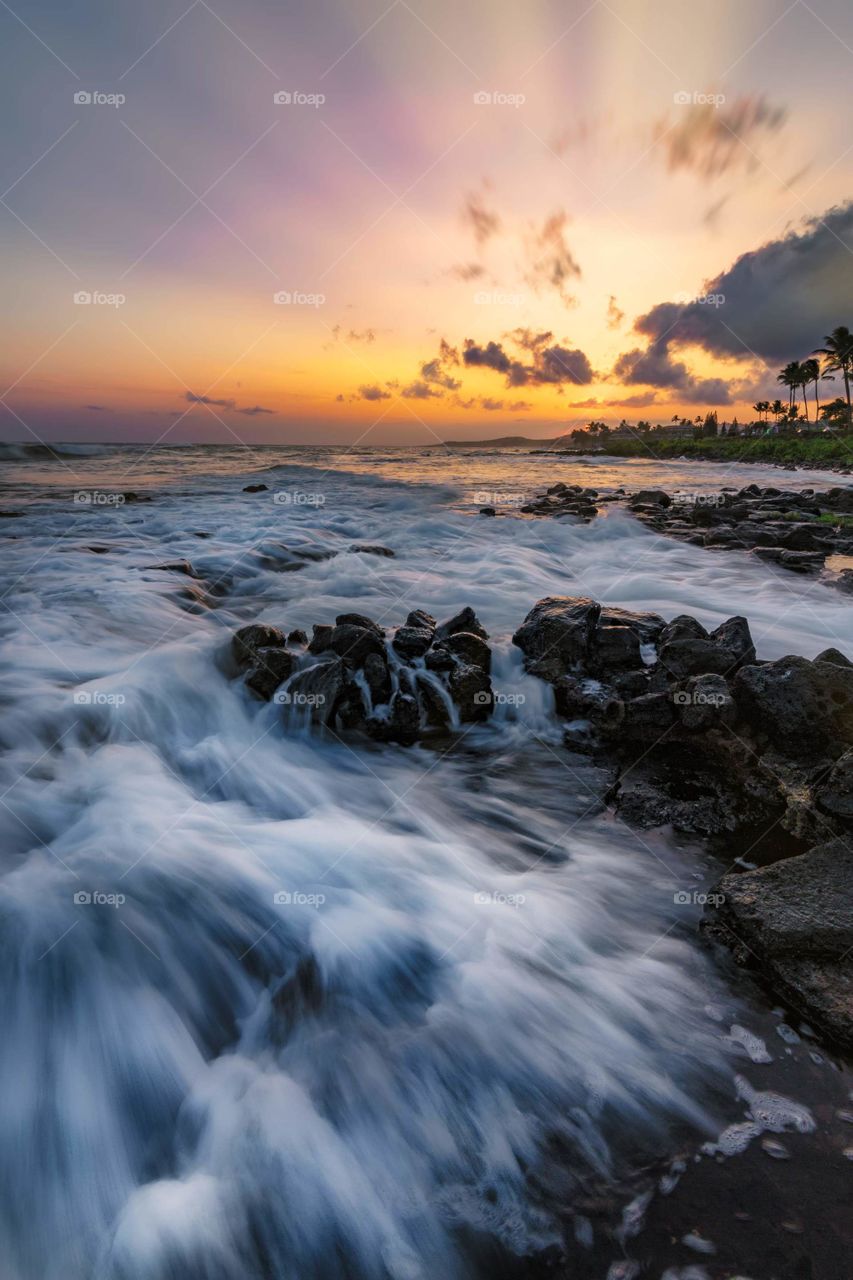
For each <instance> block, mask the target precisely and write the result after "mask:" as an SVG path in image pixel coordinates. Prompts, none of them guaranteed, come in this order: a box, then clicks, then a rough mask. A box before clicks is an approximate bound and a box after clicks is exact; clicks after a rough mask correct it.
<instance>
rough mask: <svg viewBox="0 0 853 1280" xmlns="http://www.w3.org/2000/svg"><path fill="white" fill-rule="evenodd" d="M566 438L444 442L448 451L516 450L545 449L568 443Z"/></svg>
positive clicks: (499, 437)
mask: <svg viewBox="0 0 853 1280" xmlns="http://www.w3.org/2000/svg"><path fill="white" fill-rule="evenodd" d="M568 439H569V438H568V436H555V437H553V438H552V439H550V440H548V439H545V440H543V439H541V438H536V439H534V438H533V437H532V436H496V437H495V439H494V440H445V441H444V443H445V444H446V445H447V447H448V449H482V448H483V446H484V445H485V446H486V447H488V448H489V449H518V448H521V447H522V446H523V445H526V444H530V445H535V446H536V448H538V449H547V448H549V446H551V445H555V444H560V443H561V442H564V443H568Z"/></svg>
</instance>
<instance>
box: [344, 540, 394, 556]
mask: <svg viewBox="0 0 853 1280" xmlns="http://www.w3.org/2000/svg"><path fill="white" fill-rule="evenodd" d="M350 551H357V552H359V553H360V554H361V555H363V556H386V557H387V556H395V555H396V554H397V552H396V551H392V550H391V548H390V547H381V546H379V545H378V544H377V543H371V542H354V543H353V544H352V546H351V547H350Z"/></svg>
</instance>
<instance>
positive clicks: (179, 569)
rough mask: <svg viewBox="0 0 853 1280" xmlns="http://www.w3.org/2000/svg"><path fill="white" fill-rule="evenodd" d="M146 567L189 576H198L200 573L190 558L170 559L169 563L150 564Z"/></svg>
mask: <svg viewBox="0 0 853 1280" xmlns="http://www.w3.org/2000/svg"><path fill="white" fill-rule="evenodd" d="M145 567H146V569H163V570H165V571H166V572H167V573H183V574H186V576H187V577H188V578H197V577H198V574H197V573H196V571H195V569H194V568H193V567H192V565H191V564H190V562H189V560H170V561H169V563H168V564H148V565H146V566H145Z"/></svg>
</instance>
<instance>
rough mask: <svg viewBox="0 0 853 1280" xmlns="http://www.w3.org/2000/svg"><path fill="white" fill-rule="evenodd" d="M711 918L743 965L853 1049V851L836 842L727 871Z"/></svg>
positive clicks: (714, 928)
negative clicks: (755, 967)
mask: <svg viewBox="0 0 853 1280" xmlns="http://www.w3.org/2000/svg"><path fill="white" fill-rule="evenodd" d="M719 893H720V894H721V895H722V898H723V901H722V902H721V904H720V905H719V906H718V908H717V910H716V912H715V913H714V914H713V915H711V916H710V918H709V919H708V920H707V921H706V927H707V928H708V929H709V931H710V932H712V933H713V934H714V936H716V937H718V938H720V939H721V940H722V941H725V942H726V943H727V944H728V945H729V946H730V947H731V948H732V950H733V952H734V955H735V958H736V959H737V960H738V962H739V963H741V964H752V963H758V965H759V966H760V968H761V969H762V971H763V972H764V974H765V976H766V977H767V978H768V979H769V981H770V982H771V984H772V985H773V987H774V988H775V989H776V990H777V991H778V992H779V993H780V994H781V995H782V996H784V997H785V998H786V999H787V1000H789V1001H790V1002H791V1003H792V1004H793V1005H795V1006H796V1008H798V1009H799V1010H800V1011H801V1013H803V1014H804V1015H805V1017H806V1018H807V1019H808V1020H809V1022H811V1023H813V1024H815V1025H817V1026H818V1027H820V1029H821V1030H822V1031H824V1032H825V1033H826V1034H827V1035H829V1036H830V1037H831V1038H832V1039H834V1040H837V1041H838V1042H839V1043H841V1044H844V1045H846V1046H847V1047H850V1046H853V848H851V847H850V845H849V844H848V843H847V841H845V840H840V839H837V840H831V841H829V842H828V843H827V844H824V845H820V846H818V847H816V848H814V849H810V850H809V851H808V853H804V854H800V855H799V856H798V857H795V858H788V859H785V860H784V861H782V862H776V863H773V864H772V865H771V866H769V867H762V868H761V869H760V870H758V871H750V872H747V873H745V874H743V875H733V874H732V875H727V876H724V877H723V879H722V880H721V881H720V884H719Z"/></svg>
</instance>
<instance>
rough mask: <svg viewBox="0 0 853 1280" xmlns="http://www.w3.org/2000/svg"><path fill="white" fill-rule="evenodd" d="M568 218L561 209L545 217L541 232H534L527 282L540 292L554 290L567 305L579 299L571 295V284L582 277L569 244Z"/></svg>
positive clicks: (529, 241) (529, 239)
mask: <svg viewBox="0 0 853 1280" xmlns="http://www.w3.org/2000/svg"><path fill="white" fill-rule="evenodd" d="M568 223H569V215H568V214H567V213H566V212H565V210H564V209H558V210H557V212H556V213H552V214H551V215H550V217H548V218H546V219H545V221H544V223H543V224H542V227H541V229H539V230H536V229H533V230H532V231H531V232H530V233H529V235H528V237H527V243H526V251H527V269H526V272H525V279H526V280H527V283H528V284H529V285H530V286H531V287H532V288H533V289H535V290H536V291H537V293H538V292H541V291H542V290H543V289H555V290H556V291H557V293H558V294H559V295H560V297H561V298H562V299H563V302H565V303H566V304H567V305H569V306H571V305H573V304H574V302H575V301H576V299H575V298H574V297H573V296H572V294H571V293H570V292H569V285H570V284H571V282H572V281H573V280H576V279H578V278H579V277H580V274H581V269H580V267H579V266H578V264H577V262H576V261H575V258H574V255H573V254H572V251H571V249H570V248H569V246H568V244H567V242H566V227H567V226H568Z"/></svg>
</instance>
